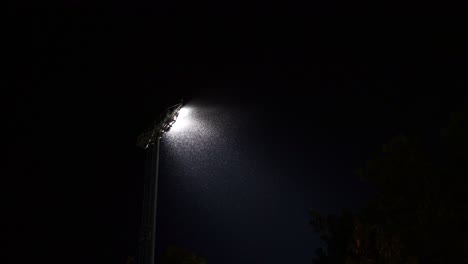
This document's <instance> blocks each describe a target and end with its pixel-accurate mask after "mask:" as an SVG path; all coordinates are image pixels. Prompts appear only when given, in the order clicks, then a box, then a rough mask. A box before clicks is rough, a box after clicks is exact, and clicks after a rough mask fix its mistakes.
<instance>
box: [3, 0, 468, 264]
mask: <svg viewBox="0 0 468 264" xmlns="http://www.w3.org/2000/svg"><path fill="white" fill-rule="evenodd" d="M402 6H403V5H400V3H398V2H394V1H393V2H392V4H384V3H381V4H373V3H365V2H353V3H341V2H338V1H328V2H311V3H308V4H305V3H303V2H297V1H291V2H288V4H284V5H281V4H278V3H270V2H252V3H236V4H234V3H233V4H232V5H230V4H228V3H227V2H226V3H225V2H222V3H221V2H217V3H208V2H191V3H182V2H171V3H148V2H144V1H132V2H124V1H113V2H112V3H111V2H110V1H109V2H93V3H86V2H80V3H78V2H72V1H70V2H66V3H58V2H55V3H53V4H52V3H48V4H43V3H37V4H34V3H28V2H22V3H15V4H10V5H9V8H8V14H9V16H8V18H9V22H8V27H9V30H8V32H7V34H8V35H7V38H6V40H7V49H6V50H7V51H8V55H9V56H8V59H7V60H6V63H7V73H8V79H7V81H8V82H7V83H8V85H6V86H4V87H7V88H9V89H5V91H4V94H5V96H4V97H3V98H4V99H6V100H5V101H6V103H5V104H4V105H5V106H6V108H7V111H6V113H7V116H8V118H7V122H6V123H7V124H6V127H7V136H5V137H4V141H5V142H6V144H5V145H6V150H7V154H8V155H7V160H6V161H7V162H6V163H7V164H6V166H4V167H3V170H4V173H2V175H3V176H4V177H2V178H3V180H5V182H6V184H2V187H4V189H5V191H2V192H3V193H4V194H6V198H4V201H6V210H3V212H4V213H2V218H3V219H6V220H7V221H6V224H4V225H3V230H4V231H3V232H2V233H3V234H6V235H2V237H3V238H4V240H5V241H6V245H7V248H6V249H7V250H6V256H7V260H6V261H2V262H4V263H52V262H53V263H87V264H88V263H100V264H102V263H122V264H123V263H125V261H126V259H127V256H135V255H136V249H137V239H138V236H137V234H138V229H139V223H140V217H141V215H140V214H141V203H142V195H143V194H142V191H143V175H144V166H145V164H144V161H145V152H144V150H142V149H140V148H138V147H137V146H136V137H137V136H138V134H139V133H141V132H142V131H143V130H144V129H145V128H147V127H148V126H149V125H150V124H151V123H152V121H153V120H155V119H156V118H158V116H159V115H160V113H162V112H163V111H164V109H166V108H167V107H169V106H171V105H173V104H175V103H177V102H178V101H179V100H180V99H181V98H183V99H184V100H186V102H187V108H189V109H190V113H189V114H188V116H187V118H190V123H189V124H187V126H186V127H184V128H183V129H182V128H181V130H178V131H177V130H173V131H170V132H169V133H168V134H166V135H165V136H164V137H163V138H162V140H161V160H160V162H161V164H160V178H159V179H160V182H159V183H160V185H159V194H158V215H157V223H158V224H157V250H158V251H157V252H158V255H161V254H162V252H163V251H164V250H165V248H166V247H167V245H176V246H180V247H182V248H185V249H188V250H193V251H195V252H197V253H198V254H200V255H202V256H204V257H205V258H206V259H207V263H223V264H231V263H246V264H247V263H311V259H312V257H313V252H314V249H315V248H317V247H318V246H320V240H319V238H318V237H317V236H316V235H315V234H314V233H313V230H312V228H311V227H310V226H309V225H308V222H309V220H310V218H309V215H308V211H309V209H315V210H318V211H320V212H323V213H331V212H340V211H342V210H344V209H349V210H355V209H357V208H358V206H359V205H361V204H363V203H364V202H365V200H366V199H367V198H369V197H370V196H371V193H372V190H371V189H370V188H369V187H368V186H366V185H365V184H364V183H362V182H360V181H359V180H358V179H357V178H356V176H355V172H356V170H357V169H359V167H360V166H362V165H363V163H364V162H365V161H366V160H367V159H370V158H372V157H374V156H375V155H377V154H378V153H379V151H380V150H381V145H382V144H384V143H386V142H387V141H388V140H389V139H391V138H392V137H394V136H396V135H398V134H400V133H408V134H411V133H416V134H421V135H423V136H424V137H425V140H427V141H429V142H430V141H431V138H432V137H433V136H434V135H435V134H436V133H438V130H437V129H438V128H439V127H441V126H442V125H443V124H444V122H445V121H446V120H447V117H448V113H449V112H450V111H455V110H457V109H458V107H459V106H460V105H461V104H462V103H463V102H464V100H466V97H464V94H465V93H464V90H465V89H466V88H467V72H468V71H467V70H468V69H467V60H466V59H467V50H466V47H467V44H468V43H467V41H466V32H468V31H467V28H466V25H467V24H468V23H466V21H465V20H466V19H464V18H463V16H462V15H461V12H457V10H461V9H462V6H461V5H460V6H455V5H453V6H450V7H449V6H435V5H431V4H427V3H426V4H425V5H417V4H415V5H414V6H410V5H405V8H402ZM465 7H466V6H465ZM416 10H419V11H422V10H424V11H425V13H424V14H420V15H419V13H418V12H416ZM443 15H449V16H445V17H444V19H438V18H436V17H441V16H443ZM10 81H11V82H10ZM2 189H3V188H2Z"/></svg>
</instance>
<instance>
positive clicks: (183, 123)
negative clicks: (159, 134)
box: [170, 106, 191, 132]
mask: <svg viewBox="0 0 468 264" xmlns="http://www.w3.org/2000/svg"><path fill="white" fill-rule="evenodd" d="M190 112H191V108H190V107H187V106H185V107H182V109H180V110H179V115H178V116H177V120H176V121H175V123H174V124H173V125H172V127H171V130H170V131H172V132H180V131H183V130H184V129H186V128H187V127H188V126H189V125H190V123H191V120H190Z"/></svg>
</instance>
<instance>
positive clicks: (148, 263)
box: [137, 101, 183, 264]
mask: <svg viewBox="0 0 468 264" xmlns="http://www.w3.org/2000/svg"><path fill="white" fill-rule="evenodd" d="M182 106H183V102H182V101H181V102H180V103H178V104H176V105H174V106H171V107H169V108H168V109H167V110H166V111H165V112H164V113H163V115H162V118H161V120H160V121H159V122H157V121H156V122H155V123H154V125H153V126H152V127H150V129H148V130H147V131H145V132H143V133H142V134H140V135H139V136H138V138H137V145H138V146H140V147H142V148H143V149H145V150H146V151H147V153H146V154H147V160H146V173H145V174H146V175H145V186H144V194H143V208H142V209H143V210H142V218H141V230H140V238H139V241H138V242H139V243H138V244H139V246H138V257H137V264H154V263H155V247H156V209H157V194H158V171H159V141H160V139H161V137H162V136H163V135H164V133H167V132H168V131H169V130H170V129H171V127H172V126H173V125H174V124H175V122H176V121H177V117H178V116H179V112H180V110H181V109H182Z"/></svg>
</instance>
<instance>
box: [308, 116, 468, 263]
mask: <svg viewBox="0 0 468 264" xmlns="http://www.w3.org/2000/svg"><path fill="white" fill-rule="evenodd" d="M467 139H468V108H466V107H465V109H464V110H463V111H460V112H457V113H453V114H452V115H451V117H450V119H449V122H448V125H447V127H445V128H444V129H442V133H441V137H440V139H439V140H438V141H437V142H429V143H428V142H423V141H422V140H419V139H418V138H414V137H413V138H410V137H407V136H404V135H400V136H398V137H395V138H394V139H393V140H391V141H390V142H389V143H388V144H385V145H384V146H383V148H382V153H381V154H380V155H379V156H378V157H376V158H374V159H372V160H370V161H368V162H366V164H365V165H364V167H363V168H362V169H361V170H360V171H359V172H358V175H359V176H360V178H361V179H362V180H364V181H366V182H368V183H370V184H371V185H373V186H374V187H375V189H376V190H377V191H378V193H377V195H376V196H375V197H374V198H373V199H372V200H371V201H370V202H369V203H368V204H367V205H366V206H365V207H364V208H362V210H360V211H359V212H358V213H356V214H353V215H351V214H350V213H344V214H342V215H340V216H327V217H323V216H320V214H318V213H317V212H312V222H311V224H312V226H313V227H314V229H315V230H316V231H317V233H318V234H319V235H320V237H321V238H322V240H324V242H325V243H326V247H327V251H326V252H325V251H324V250H322V249H319V250H318V251H317V252H316V258H315V259H314V263H317V264H318V263H468V228H467V227H466V223H468V202H467V201H468V192H467V190H466V187H467V186H468V185H467V184H466V183H467V177H468V155H467V154H468V143H467V142H468V140H467ZM350 230H352V231H350Z"/></svg>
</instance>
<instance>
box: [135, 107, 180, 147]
mask: <svg viewBox="0 0 468 264" xmlns="http://www.w3.org/2000/svg"><path fill="white" fill-rule="evenodd" d="M182 106H183V101H182V100H181V101H180V103H178V104H176V105H173V106H171V107H169V108H168V109H167V110H166V111H165V112H164V113H163V114H162V118H161V120H160V121H159V122H155V123H154V125H153V126H152V127H150V128H149V129H148V130H146V131H144V132H143V133H142V134H140V136H138V138H137V145H138V146H140V147H142V148H143V149H147V148H148V147H149V146H151V145H154V144H155V142H156V141H157V140H159V139H161V137H162V136H163V135H164V133H167V132H168V131H169V130H170V129H171V127H172V126H173V125H174V123H175V122H176V121H177V117H178V116H179V111H180V109H182Z"/></svg>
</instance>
